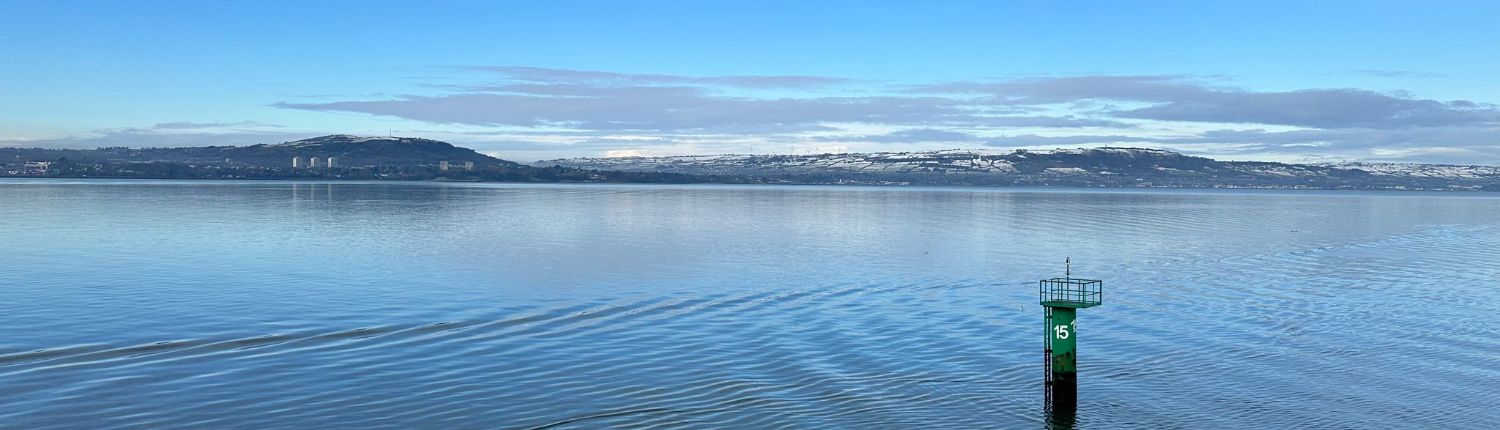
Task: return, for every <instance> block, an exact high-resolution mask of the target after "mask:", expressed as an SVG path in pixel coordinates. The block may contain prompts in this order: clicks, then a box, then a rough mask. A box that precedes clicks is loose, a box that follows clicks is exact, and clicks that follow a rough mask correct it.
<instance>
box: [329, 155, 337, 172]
mask: <svg viewBox="0 0 1500 430" xmlns="http://www.w3.org/2000/svg"><path fill="white" fill-rule="evenodd" d="M338 166H339V165H338V162H337V159H335V158H333V157H328V168H330V169H332V168H334V167H338Z"/></svg>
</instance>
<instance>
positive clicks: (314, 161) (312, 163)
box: [307, 157, 318, 169]
mask: <svg viewBox="0 0 1500 430" xmlns="http://www.w3.org/2000/svg"><path fill="white" fill-rule="evenodd" d="M307 167H311V168H314V169H316V168H318V157H307Z"/></svg>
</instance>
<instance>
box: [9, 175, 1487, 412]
mask: <svg viewBox="0 0 1500 430" xmlns="http://www.w3.org/2000/svg"><path fill="white" fill-rule="evenodd" d="M1065 256H1066V257H1072V259H1073V261H1074V262H1075V264H1074V273H1075V274H1077V275H1083V276H1087V277H1097V278H1102V279H1105V280H1106V282H1105V288H1106V290H1105V304H1104V306H1101V307H1097V308H1093V309H1087V310H1085V311H1082V312H1080V316H1079V319H1080V322H1079V326H1080V333H1079V342H1080V347H1079V354H1080V359H1079V362H1080V379H1081V382H1080V384H1079V396H1080V405H1079V409H1078V427H1079V428H1087V429H1105V428H1288V427H1300V428H1493V427H1494V426H1496V425H1497V423H1500V409H1497V408H1495V406H1496V405H1497V404H1500V394H1497V393H1500V323H1497V322H1495V311H1496V310H1497V309H1500V306H1497V303H1500V288H1497V287H1500V281H1497V279H1500V198H1497V196H1486V195H1475V194H1462V195H1448V194H1400V193H1390V194H1355V193H1331V192H1328V193H1325V192H1301V193H1269V192H1207V191H1203V192H1181V191H1177V192H1173V191H1130V192H1123V191H1111V192H1096V191H1076V190H1075V191H1069V190H1024V189H1021V190H1018V189H970V188H958V189H906V188H845V187H715V186H682V187H667V186H608V185H578V186H565V185H489V184H486V185H476V184H458V185H453V184H392V183H376V184H362V183H291V182H238V183H236V182H185V181H177V182H140V181H136V182H104V181H83V182H61V181H44V182H39V181H0V428H26V429H48V428H78V429H95V428H152V429H158V428H230V429H234V428H244V429H272V428H329V429H337V428H347V429H368V428H393V429H406V428H432V429H450V428H453V429H456V428H515V429H533V428H551V429H584V428H752V429H760V428H796V429H821V428H828V429H836V428H837V429H842V428H860V429H910V428H1017V427H1020V428H1041V427H1042V426H1043V414H1042V405H1041V403H1042V394H1043V393H1042V385H1041V379H1042V368H1041V363H1042V351H1041V348H1042V345H1041V344H1042V335H1043V334H1042V333H1043V327H1042V320H1041V318H1042V310H1041V309H1040V308H1038V307H1037V305H1036V286H1035V285H1036V284H1035V283H1036V279H1038V278H1043V277H1051V276H1055V275H1060V272H1061V271H1062V269H1063V267H1062V264H1061V262H1062V259H1063V257H1065Z"/></svg>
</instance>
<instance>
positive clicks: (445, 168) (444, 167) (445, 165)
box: [438, 161, 448, 172]
mask: <svg viewBox="0 0 1500 430" xmlns="http://www.w3.org/2000/svg"><path fill="white" fill-rule="evenodd" d="M438 170H441V171H444V172H446V171H448V162H447V161H439V162H438Z"/></svg>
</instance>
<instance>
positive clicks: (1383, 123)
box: [908, 76, 1500, 129]
mask: <svg viewBox="0 0 1500 430" xmlns="http://www.w3.org/2000/svg"><path fill="white" fill-rule="evenodd" d="M908 91H909V92H918V93H927V94H932V93H946V94H966V95H983V96H986V97H990V98H992V99H993V102H994V103H996V104H1007V103H1008V104H1015V105H1032V106H1035V105H1052V104H1065V103H1083V102H1090V101H1101V100H1102V101H1115V102H1126V103H1136V104H1144V105H1146V106H1143V107H1137V108H1120V109H1113V110H1103V111H1098V112H1096V113H1098V114H1099V115H1102V116H1106V117H1112V118H1119V119H1141V120H1156V121H1178V122H1203V123H1228V124H1265V125H1285V126H1296V127H1313V128H1384V129H1392V128H1407V127H1436V126H1460V125H1485V124H1495V123H1500V109H1497V107H1496V106H1495V105H1491V104H1478V103H1474V102H1470V101H1466V100H1453V101H1438V100H1430V99H1418V98H1413V97H1410V96H1408V95H1405V94H1384V93H1378V92H1375V91H1370V90H1363V89H1355V88H1331V89H1304V90H1295V91H1259V92H1258V91H1249V90H1245V89H1240V88H1233V87H1222V86H1208V85H1204V84H1201V83H1197V82H1192V81H1188V80H1186V79H1184V78H1182V77H1177V76H1078V77H1061V78H1030V79H1022V80H1013V81H1000V82H951V83H942V84H932V85H919V86H914V87H911V88H909V89H908Z"/></svg>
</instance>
